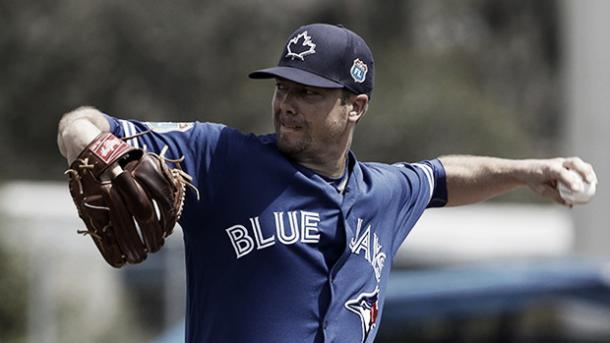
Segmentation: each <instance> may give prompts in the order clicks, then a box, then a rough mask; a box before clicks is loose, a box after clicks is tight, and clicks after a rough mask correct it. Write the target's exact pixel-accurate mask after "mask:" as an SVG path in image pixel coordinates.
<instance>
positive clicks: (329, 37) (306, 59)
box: [249, 24, 375, 95]
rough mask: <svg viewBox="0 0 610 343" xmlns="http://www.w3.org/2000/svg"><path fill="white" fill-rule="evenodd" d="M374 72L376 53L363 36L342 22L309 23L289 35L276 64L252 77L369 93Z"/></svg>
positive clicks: (371, 88)
mask: <svg viewBox="0 0 610 343" xmlns="http://www.w3.org/2000/svg"><path fill="white" fill-rule="evenodd" d="M374 74H375V73H374V61H373V54H372V53H371V49H369V47H368V45H367V44H366V42H365V41H364V39H362V37H360V36H358V35H357V34H356V33H354V32H353V31H350V30H348V29H346V28H345V27H343V26H340V25H339V26H336V25H329V24H310V25H305V26H301V27H300V28H298V29H297V30H296V31H294V32H293V33H292V34H291V35H290V38H289V39H288V41H287V42H286V45H285V46H284V50H283V51H282V55H281V56H280V60H279V62H278V65H277V67H272V68H267V69H261V70H257V71H255V72H252V73H250V75H249V77H250V78H252V79H269V78H274V77H281V78H284V79H287V80H290V81H294V82H297V83H300V84H304V85H307V86H313V87H323V88H346V89H348V90H350V91H352V92H354V93H356V94H368V95H370V94H371V92H372V91H373V80H374Z"/></svg>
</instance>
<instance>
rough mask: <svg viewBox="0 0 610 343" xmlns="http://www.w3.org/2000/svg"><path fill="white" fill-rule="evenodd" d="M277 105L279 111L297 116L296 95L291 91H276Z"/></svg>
mask: <svg viewBox="0 0 610 343" xmlns="http://www.w3.org/2000/svg"><path fill="white" fill-rule="evenodd" d="M275 105H276V107H277V109H278V110H280V111H281V112H282V113H285V114H295V113H296V104H295V102H294V95H293V94H292V92H290V91H289V90H282V91H276V93H275Z"/></svg>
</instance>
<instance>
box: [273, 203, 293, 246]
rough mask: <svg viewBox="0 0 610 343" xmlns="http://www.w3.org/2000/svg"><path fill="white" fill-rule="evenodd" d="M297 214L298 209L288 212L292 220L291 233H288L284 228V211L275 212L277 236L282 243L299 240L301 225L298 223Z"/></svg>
mask: <svg viewBox="0 0 610 343" xmlns="http://www.w3.org/2000/svg"><path fill="white" fill-rule="evenodd" d="M296 215H297V212H296V211H291V212H288V219H289V221H290V225H289V227H290V235H288V234H286V231H285V230H284V212H273V217H274V218H275V227H276V231H277V238H278V240H279V241H280V243H282V244H284V245H290V244H294V243H296V242H297V241H298V240H299V227H298V225H297V224H296V223H297V222H296V219H295V218H296Z"/></svg>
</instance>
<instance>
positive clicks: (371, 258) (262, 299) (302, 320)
mask: <svg viewBox="0 0 610 343" xmlns="http://www.w3.org/2000/svg"><path fill="white" fill-rule="evenodd" d="M108 121H109V123H110V126H111V131H112V132H113V133H114V134H115V135H117V136H119V137H125V136H131V135H134V134H136V133H139V132H144V131H146V130H151V131H150V133H147V134H144V135H140V136H138V137H136V138H133V139H130V140H129V141H128V142H129V143H130V144H132V145H134V146H136V147H140V148H144V149H146V150H148V151H155V152H158V151H160V150H161V149H162V148H163V147H164V146H167V147H168V152H167V153H166V156H167V157H168V158H179V157H182V156H184V162H183V163H182V165H183V168H184V169H185V171H186V172H187V173H188V174H190V175H191V176H192V177H193V183H194V185H195V186H196V187H197V188H198V189H199V192H200V194H201V199H200V200H199V201H197V200H196V197H195V196H194V195H193V194H192V192H191V194H189V195H188V196H187V199H186V204H185V207H184V212H183V216H182V218H181V221H180V225H181V226H182V229H183V232H184V244H185V254H186V275H187V313H186V341H187V342H219V341H223V342H265V343H269V342H349V343H353V342H372V341H373V339H374V337H375V334H376V333H377V330H378V328H379V320H380V318H381V316H382V313H383V302H384V297H385V289H386V286H387V282H388V277H389V275H390V264H391V261H392V258H393V256H394V255H395V253H396V251H397V250H398V248H399V246H400V245H401V243H402V242H403V240H404V239H405V237H406V236H407V234H408V233H409V231H410V230H411V228H413V226H414V225H415V223H416V222H417V220H418V219H419V218H420V216H421V215H422V213H423V211H424V210H425V209H426V207H430V206H443V205H444V204H445V203H446V198H447V196H446V186H445V172H444V169H443V167H442V165H441V163H440V162H439V161H438V160H430V161H423V162H419V163H413V164H409V163H397V164H393V165H388V164H382V163H363V162H359V161H357V159H356V157H355V156H354V154H353V153H350V155H349V163H348V164H349V169H348V172H347V177H348V178H347V183H346V185H345V187H344V189H343V188H341V189H339V191H338V189H337V187H335V185H334V184H333V182H329V180H327V179H324V178H323V177H321V176H319V175H317V174H316V173H315V172H313V171H311V170H309V169H307V168H305V167H303V166H300V165H298V164H295V163H293V162H292V161H291V160H289V159H288V158H286V157H285V156H284V155H282V154H281V153H280V152H279V151H278V149H277V148H276V144H275V135H262V136H258V135H253V134H243V133H241V132H239V131H237V130H235V129H231V128H229V127H226V126H224V125H220V124H211V123H199V122H197V123H145V122H139V121H134V120H131V121H126V120H119V119H115V118H112V117H108Z"/></svg>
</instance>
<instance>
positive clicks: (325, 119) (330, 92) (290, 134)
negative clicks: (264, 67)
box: [272, 78, 350, 159]
mask: <svg viewBox="0 0 610 343" xmlns="http://www.w3.org/2000/svg"><path fill="white" fill-rule="evenodd" d="M341 95H342V91H341V89H331V88H318V87H310V86H305V85H302V84H299V83H295V82H292V81H288V80H285V79H280V78H278V79H276V87H275V93H274V95H273V103H272V108H273V122H274V125H275V132H276V134H277V146H278V148H279V150H280V151H281V152H283V153H284V154H286V155H288V156H291V157H295V158H307V159H309V158H314V159H316V158H320V157H322V156H324V155H325V154H327V153H328V152H330V151H335V150H338V149H342V148H343V147H344V145H343V144H342V143H344V142H345V141H346V138H347V137H348V136H349V131H350V126H349V123H348V106H346V105H344V104H342V101H341Z"/></svg>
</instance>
